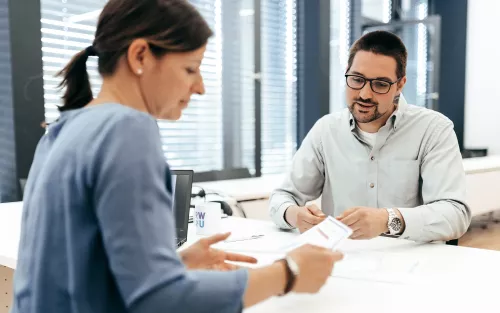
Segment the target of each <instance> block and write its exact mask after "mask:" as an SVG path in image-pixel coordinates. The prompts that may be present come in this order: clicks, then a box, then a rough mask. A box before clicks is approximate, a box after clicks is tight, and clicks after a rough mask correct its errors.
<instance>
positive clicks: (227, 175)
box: [194, 167, 252, 183]
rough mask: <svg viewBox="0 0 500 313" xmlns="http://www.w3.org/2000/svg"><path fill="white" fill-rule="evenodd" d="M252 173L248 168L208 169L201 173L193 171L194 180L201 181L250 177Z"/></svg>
mask: <svg viewBox="0 0 500 313" xmlns="http://www.w3.org/2000/svg"><path fill="white" fill-rule="evenodd" d="M250 177H252V175H251V174H250V171H249V170H248V168H246V167H245V168H232V169H227V170H222V171H210V172H203V173H194V182H195V183H201V182H207V181H216V180H229V179H239V178H250Z"/></svg>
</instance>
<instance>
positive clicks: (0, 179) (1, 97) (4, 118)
mask: <svg viewBox="0 0 500 313" xmlns="http://www.w3.org/2000/svg"><path fill="white" fill-rule="evenodd" d="M8 4H9V1H7V0H0V203H2V202H9V201H14V200H16V198H17V173H16V146H15V134H14V111H13V103H12V76H11V75H12V67H11V61H10V60H11V54H10V32H9V8H8Z"/></svg>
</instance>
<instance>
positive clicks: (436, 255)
mask: <svg viewBox="0 0 500 313" xmlns="http://www.w3.org/2000/svg"><path fill="white" fill-rule="evenodd" d="M21 212H22V204H21V203H10V204H0V265H4V266H7V267H11V268H15V263H16V259H17V246H18V242H19V235H20V222H21ZM193 227H194V226H193V224H190V230H189V238H188V242H187V244H186V245H189V244H190V243H192V242H195V241H196V240H197V239H198V237H197V236H196V234H195V230H194V228H193ZM221 231H232V232H233V234H234V235H235V236H236V235H241V234H244V233H245V234H249V233H262V234H264V236H263V237H262V238H260V239H255V240H249V241H240V242H233V243H223V244H220V245H219V248H223V249H227V250H231V251H238V252H241V253H246V254H249V255H253V256H255V257H257V259H258V260H259V264H258V266H261V265H265V264H268V263H270V262H272V261H273V260H274V259H275V258H277V257H279V256H280V253H281V252H280V248H281V247H282V246H283V244H284V243H287V242H289V241H290V240H293V238H294V237H295V236H297V235H298V234H297V233H296V232H293V231H292V232H284V231H279V230H278V229H277V228H276V227H275V226H274V225H273V224H272V223H271V222H265V221H257V220H249V219H240V218H227V219H223V222H222V229H221ZM340 250H342V251H343V252H344V253H345V255H346V257H345V260H344V261H342V262H340V263H338V264H337V266H336V267H335V270H334V272H333V276H332V277H331V278H330V279H329V280H328V282H327V284H326V285H325V287H324V288H323V289H322V290H321V292H320V293H319V294H316V295H296V294H291V295H288V296H286V297H282V298H271V299H270V300H268V301H265V302H263V303H261V304H259V305H256V306H254V307H252V308H250V309H248V310H246V311H245V313H264V312H287V313H289V312H292V313H293V312H306V311H307V312H315V313H321V312H325V313H326V312H363V313H365V312H384V313H386V312H387V311H391V312H405V313H406V312H424V311H425V312H478V310H479V309H484V310H488V312H491V311H494V310H493V308H494V309H495V310H496V307H497V306H498V301H497V299H496V297H497V293H498V285H499V282H500V268H499V267H500V252H496V251H488V250H481V249H472V248H465V247H454V246H446V245H443V244H417V243H414V242H411V241H406V240H399V239H390V238H383V237H379V238H376V239H373V240H367V241H366V240H365V241H351V240H349V241H346V242H345V244H344V245H343V246H342V247H341V248H340Z"/></svg>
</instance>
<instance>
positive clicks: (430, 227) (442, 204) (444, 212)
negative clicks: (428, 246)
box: [399, 200, 471, 242]
mask: <svg viewBox="0 0 500 313" xmlns="http://www.w3.org/2000/svg"><path fill="white" fill-rule="evenodd" d="M399 211H400V212H401V215H402V216H403V218H404V220H405V230H404V232H403V233H402V235H401V238H404V239H410V240H414V241H419V242H429V241H445V240H451V239H457V238H460V237H461V236H462V235H463V234H464V233H465V232H466V231H467V229H468V227H469V225H470V219H471V216H470V211H469V209H468V207H467V206H466V205H465V204H463V203H460V202H457V201H454V200H441V201H436V202H433V203H430V204H427V205H422V206H419V207H415V208H400V209H399Z"/></svg>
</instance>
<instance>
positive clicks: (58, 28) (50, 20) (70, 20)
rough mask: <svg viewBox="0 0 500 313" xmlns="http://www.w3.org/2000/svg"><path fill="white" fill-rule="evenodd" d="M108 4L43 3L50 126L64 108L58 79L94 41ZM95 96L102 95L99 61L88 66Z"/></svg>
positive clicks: (93, 0)
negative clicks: (72, 59)
mask: <svg viewBox="0 0 500 313" xmlns="http://www.w3.org/2000/svg"><path fill="white" fill-rule="evenodd" d="M105 4H106V1H105V0H41V1H40V6H41V17H42V20H41V24H42V29H41V31H42V53H43V54H42V55H43V89H44V98H45V120H46V121H47V122H48V123H50V122H53V121H54V120H56V119H57V118H58V117H59V112H58V110H57V106H59V105H62V101H61V95H62V93H61V91H60V90H59V89H58V88H57V86H58V85H59V83H60V82H61V79H60V78H58V77H55V75H56V74H57V73H58V72H59V71H60V70H61V69H62V68H63V67H64V66H65V65H66V64H67V63H68V62H69V61H70V60H71V58H72V57H73V55H75V54H76V53H78V52H80V51H81V50H83V49H85V48H86V47H88V46H89V45H91V44H92V42H93V41H94V34H95V28H96V23H97V17H98V15H99V12H100V10H101V9H102V7H103V6H104V5H105ZM87 70H88V72H89V76H90V79H91V82H92V88H93V92H94V95H95V94H97V93H98V92H99V89H100V86H101V79H100V77H99V74H98V72H97V59H96V58H94V57H92V58H90V59H89V61H88V62H87Z"/></svg>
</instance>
